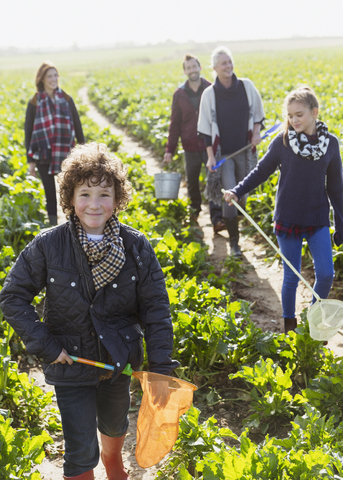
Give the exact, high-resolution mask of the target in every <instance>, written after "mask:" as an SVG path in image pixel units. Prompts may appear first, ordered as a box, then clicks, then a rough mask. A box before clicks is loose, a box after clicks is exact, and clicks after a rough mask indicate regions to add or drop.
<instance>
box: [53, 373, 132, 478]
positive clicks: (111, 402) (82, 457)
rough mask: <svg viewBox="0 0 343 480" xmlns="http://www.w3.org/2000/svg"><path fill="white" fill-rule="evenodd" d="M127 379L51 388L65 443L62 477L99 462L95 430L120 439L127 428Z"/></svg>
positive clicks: (128, 391) (73, 474) (124, 376)
mask: <svg viewBox="0 0 343 480" xmlns="http://www.w3.org/2000/svg"><path fill="white" fill-rule="evenodd" d="M130 380H131V377H128V376H127V375H119V377H118V378H117V379H116V380H115V381H114V382H113V383H111V379H108V380H102V381H101V382H99V383H98V385H92V386H85V387H81V386H80V387H78V386H66V387H63V386H58V385H56V386H55V392H56V398H57V404H58V408H59V410H60V412H61V418H62V427H63V435H64V442H65V454H64V465H63V470H64V475H65V476H66V477H74V476H75V477H76V476H78V475H81V474H82V473H84V472H88V471H89V470H92V469H93V468H95V467H96V466H97V464H98V462H99V445H98V438H97V429H99V431H100V432H101V433H103V434H104V435H107V436H108V437H121V436H122V435H124V434H125V433H126V430H127V429H128V426H129V420H128V416H127V414H128V411H129V407H130Z"/></svg>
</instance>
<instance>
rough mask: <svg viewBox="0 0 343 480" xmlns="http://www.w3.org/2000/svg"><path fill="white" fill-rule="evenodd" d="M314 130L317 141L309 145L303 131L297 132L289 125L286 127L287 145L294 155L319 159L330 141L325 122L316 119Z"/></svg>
mask: <svg viewBox="0 0 343 480" xmlns="http://www.w3.org/2000/svg"><path fill="white" fill-rule="evenodd" d="M316 130H317V137H318V142H317V143H316V144H315V145H311V144H310V143H309V141H308V138H307V136H306V135H305V134H304V133H297V132H296V131H295V130H294V128H293V127H291V126H290V127H289V128H288V141H289V145H290V147H291V148H292V150H293V152H294V153H295V154H296V155H300V156H301V157H305V158H307V159H308V160H319V159H320V157H322V156H323V155H325V154H326V152H327V149H328V146H329V142H330V139H329V130H328V127H327V125H326V123H324V122H321V121H319V120H317V122H316Z"/></svg>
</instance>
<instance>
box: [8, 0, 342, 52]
mask: <svg viewBox="0 0 343 480" xmlns="http://www.w3.org/2000/svg"><path fill="white" fill-rule="evenodd" d="M0 5H1V11H0V49H1V48H8V47H17V48H49V47H54V48H59V47H60V48H66V47H70V46H72V45H73V44H75V43H76V44H77V45H78V46H79V47H85V46H103V45H112V44H114V43H117V42H135V43H136V44H146V43H153V44H155V43H158V42H164V41H165V40H167V39H171V40H174V41H175V42H187V41H188V40H194V41H196V42H209V41H212V42H216V41H218V40H225V41H233V40H251V39H271V38H289V37H291V36H294V35H300V36H305V37H306V36H307V37H313V36H320V37H325V36H343V26H342V24H343V20H342V19H343V0H324V1H323V0H303V1H302V0H288V1H286V0H274V1H272V0H210V1H204V0H1V3H0Z"/></svg>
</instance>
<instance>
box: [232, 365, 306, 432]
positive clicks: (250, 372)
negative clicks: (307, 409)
mask: <svg viewBox="0 0 343 480" xmlns="http://www.w3.org/2000/svg"><path fill="white" fill-rule="evenodd" d="M291 375H292V370H291V369H290V368H287V369H286V371H285V372H283V371H282V369H281V368H280V367H279V366H277V365H275V364H273V361H272V359H270V358H268V359H267V360H263V359H261V360H259V361H258V362H256V363H255V365H254V366H253V367H248V366H243V367H242V369H241V370H240V371H239V372H237V373H234V374H231V375H229V378H230V379H235V378H241V379H242V380H244V381H245V382H246V383H248V384H250V385H253V388H252V390H251V391H250V392H249V395H250V397H251V404H250V411H252V412H253V413H252V414H251V415H250V416H249V419H248V420H247V421H245V422H244V423H245V424H246V425H247V426H248V427H254V428H258V429H260V430H261V432H262V433H263V434H265V433H266V432H267V430H268V428H269V427H270V425H271V424H272V423H275V422H276V423H278V422H279V421H280V419H284V418H291V417H292V416H293V415H294V412H295V411H297V410H299V406H300V405H301V404H302V403H304V402H305V401H306V400H304V398H303V397H302V396H301V395H298V394H297V395H295V397H294V398H293V396H292V395H291V393H290V389H291V387H292V380H291Z"/></svg>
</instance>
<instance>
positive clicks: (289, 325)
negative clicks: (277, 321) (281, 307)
mask: <svg viewBox="0 0 343 480" xmlns="http://www.w3.org/2000/svg"><path fill="white" fill-rule="evenodd" d="M284 322H285V333H288V332H289V331H290V330H295V329H296V328H297V325H298V322H297V319H296V318H284Z"/></svg>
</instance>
